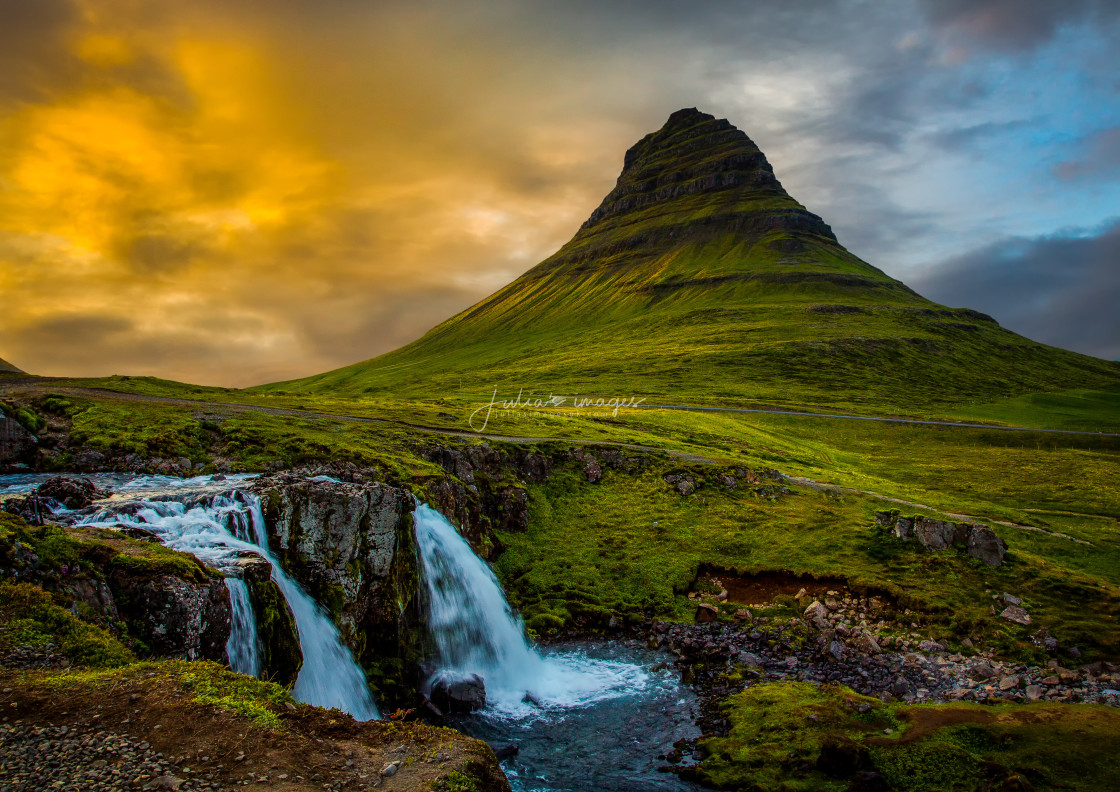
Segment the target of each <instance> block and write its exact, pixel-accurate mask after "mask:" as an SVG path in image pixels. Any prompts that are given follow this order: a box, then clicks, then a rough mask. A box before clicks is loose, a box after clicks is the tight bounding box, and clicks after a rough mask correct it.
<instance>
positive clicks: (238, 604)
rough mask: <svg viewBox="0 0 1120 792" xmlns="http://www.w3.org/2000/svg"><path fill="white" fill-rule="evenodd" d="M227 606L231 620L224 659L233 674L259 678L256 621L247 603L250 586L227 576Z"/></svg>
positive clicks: (259, 667) (259, 659)
mask: <svg viewBox="0 0 1120 792" xmlns="http://www.w3.org/2000/svg"><path fill="white" fill-rule="evenodd" d="M226 588H227V589H229V604H230V606H231V607H232V609H233V615H232V617H231V618H230V629H229V640H228V641H226V656H227V657H229V665H230V668H232V669H233V670H234V671H237V672H238V673H240V674H248V675H249V676H260V673H261V650H260V644H259V643H258V639H257V619H256V617H255V616H254V615H253V605H252V603H251V602H249V587H248V586H246V585H245V581H244V580H242V579H241V578H235V577H227V578H226Z"/></svg>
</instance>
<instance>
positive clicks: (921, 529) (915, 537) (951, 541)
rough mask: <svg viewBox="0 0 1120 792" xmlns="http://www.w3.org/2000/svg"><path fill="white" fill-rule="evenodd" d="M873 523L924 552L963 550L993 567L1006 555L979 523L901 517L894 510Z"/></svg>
mask: <svg viewBox="0 0 1120 792" xmlns="http://www.w3.org/2000/svg"><path fill="white" fill-rule="evenodd" d="M875 522H876V523H877V524H879V525H882V526H884V527H886V528H890V529H891V530H892V531H893V532H894V535H895V536H897V537H898V538H899V539H903V540H906V541H915V542H917V543H918V544H919V545H921V546H922V547H924V548H925V549H927V550H933V551H935V552H936V551H944V550H949V549H951V548H954V547H959V548H963V549H964V551H965V552H966V553H967V554H968V555H969V556H970V557H972V558H975V559H976V560H978V561H981V562H983V563H985V564H987V565H988V566H992V567H998V566H1000V565H1001V564H1003V557H1004V555H1005V554H1006V553H1007V543H1006V542H1005V541H1003V539H1000V538H999V537H998V536H996V533H995V531H993V530H992V529H991V527H990V526H988V525H983V524H980V523H962V522H948V521H946V520H935V519H933V518H930V517H919V516H915V517H901V516H899V513H898V511H897V510H894V511H889V512H887V511H881V512H876V513H875Z"/></svg>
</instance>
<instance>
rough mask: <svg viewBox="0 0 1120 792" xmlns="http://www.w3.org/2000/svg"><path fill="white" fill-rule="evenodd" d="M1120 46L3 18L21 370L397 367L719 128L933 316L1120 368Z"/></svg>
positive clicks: (968, 8)
mask: <svg viewBox="0 0 1120 792" xmlns="http://www.w3.org/2000/svg"><path fill="white" fill-rule="evenodd" d="M1118 33H1120V3H1116V2H1112V0H1098V1H1097V2H1094V1H1093V0H1065V1H1064V2H1062V3H1056V2H1051V1H1050V0H912V1H911V2H904V1H900V2H889V3H886V2H871V1H870V0H863V1H861V0H813V2H808V1H807V0H782V1H781V2H762V1H758V0H756V1H755V2H748V1H746V0H744V1H742V2H740V1H738V0H678V1H676V2H669V1H668V0H610V2H606V0H601V1H600V2H589V1H587V0H566V1H565V2H563V3H557V2H555V0H475V1H474V2H470V3H463V2H456V1H455V0H409V1H408V2H404V1H403V0H401V1H398V0H317V2H314V3H312V2H297V1H296V0H191V2H189V3H188V2H169V1H166V0H164V1H160V0H156V1H155V2H152V1H151V0H147V1H142V0H34V2H30V1H29V0H0V296H2V303H0V305H2V306H3V307H2V309H0V357H3V358H4V359H6V360H8V361H10V362H11V363H13V364H15V365H17V366H19V367H20V368H22V369H24V370H26V371H31V372H33V373H36V374H44V375H74V376H99V375H109V374H131V375H155V376H161V377H167V378H171V379H177V380H182V381H188V382H194V383H199V384H211V385H224V386H244V385H250V384H258V383H263V382H268V381H275V380H281V379H288V378H292V377H297V376H304V375H309V374H313V373H318V372H321V371H325V370H328V369H332V368H336V367H338V366H342V365H346V364H349V363H353V362H356V361H359V360H363V359H366V358H369V357H373V356H375V355H377V354H380V353H382V352H386V351H389V350H391V349H393V348H395V347H397V346H400V345H401V344H404V343H407V342H408V341H411V340H413V339H415V338H417V337H419V336H420V335H422V334H423V333H424V332H425V331H427V330H428V329H429V328H431V327H432V326H434V325H435V324H437V323H439V322H440V321H442V320H444V319H446V318H447V317H449V316H451V315H452V314H454V313H456V312H457V311H459V310H461V309H463V308H466V307H468V306H469V305H471V304H473V303H474V302H476V301H478V300H479V299H481V298H483V297H485V296H486V295H487V294H489V293H491V292H492V291H494V290H496V289H497V288H499V287H501V286H503V285H504V284H506V283H507V282H509V281H510V280H512V279H513V278H515V277H516V276H518V275H519V274H521V273H522V272H524V271H525V270H527V269H529V268H530V267H532V266H533V265H534V264H536V263H537V262H538V261H540V260H542V259H544V258H546V257H547V256H549V255H550V254H551V253H552V252H554V251H555V250H556V249H557V248H558V247H560V245H562V244H563V243H564V242H565V241H567V239H569V238H570V237H571V236H572V234H573V233H574V232H575V231H576V229H577V228H578V227H579V225H580V223H582V222H583V220H584V219H586V217H587V216H588V215H589V214H590V212H591V211H592V209H594V208H595V207H596V206H597V205H598V203H599V201H600V200H601V199H602V197H603V196H604V195H605V194H606V193H607V192H608V191H609V190H610V189H611V187H612V186H613V185H614V181H615V179H616V178H617V176H618V173H619V171H620V169H621V165H622V157H623V154H624V152H625V151H626V149H627V148H628V147H629V146H631V145H632V144H633V143H634V142H636V141H637V140H638V139H639V138H641V137H642V136H643V135H645V134H646V133H648V132H651V131H653V130H655V129H657V128H658V127H660V126H661V125H662V124H663V123H664V121H665V119H666V118H667V117H668V115H669V114H670V113H671V112H673V111H674V110H677V109H679V108H682V107H697V108H699V109H701V110H703V111H705V112H709V113H712V114H714V115H716V116H717V117H721V118H727V119H729V120H730V121H731V122H732V123H733V124H735V125H736V126H738V127H739V128H740V129H742V130H744V131H745V132H746V133H747V134H748V135H749V136H750V137H751V138H752V139H753V140H754V141H755V142H756V143H757V144H758V145H759V147H760V148H761V149H762V150H763V151H764V152H765V153H766V155H767V157H768V159H769V160H770V162H771V164H772V165H773V166H774V169H775V172H776V174H777V176H778V178H779V179H780V180H781V181H782V183H783V185H784V186H785V187H786V189H787V190H788V191H789V192H790V194H791V195H793V196H794V197H795V198H796V199H798V200H799V201H801V202H802V203H803V204H805V205H806V206H807V207H808V208H809V209H810V210H812V211H814V212H816V213H817V214H819V215H821V216H822V217H824V219H825V220H826V222H828V223H830V224H831V225H832V227H833V229H834V230H835V232H836V234H837V236H838V238H839V239H840V241H841V243H843V244H844V245H845V246H846V247H847V248H848V249H850V250H851V251H852V252H854V253H856V254H857V255H859V256H860V257H861V258H863V259H865V260H866V261H869V262H870V263H872V264H874V265H875V266H877V267H879V268H880V269H882V270H884V271H886V272H887V273H888V274H890V275H892V276H894V277H896V278H900V279H901V280H903V281H905V282H906V283H907V284H909V285H910V286H912V287H913V288H915V289H916V290H918V291H919V292H920V293H922V294H923V295H925V296H927V297H929V298H931V299H934V300H937V301H939V302H944V303H947V304H949V305H952V306H956V307H970V308H975V309H978V310H981V311H984V312H986V313H989V314H991V315H993V316H994V317H995V318H996V319H997V320H999V321H1000V323H1001V324H1003V325H1004V326H1005V327H1008V328H1010V329H1012V330H1015V331H1017V332H1019V333H1022V334H1024V335H1026V336H1029V337H1031V338H1034V339H1036V340H1039V341H1043V342H1046V343H1050V344H1054V345H1058V346H1064V347H1067V348H1070V349H1074V350H1077V351H1080V352H1084V353H1087V354H1092V355H1097V356H1100V357H1104V358H1108V359H1120V310H1117V309H1116V306H1117V305H1120V48H1117V47H1115V46H1113V45H1114V42H1115V41H1116V40H1117V36H1118Z"/></svg>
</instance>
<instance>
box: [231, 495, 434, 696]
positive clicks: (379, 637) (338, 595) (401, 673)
mask: <svg viewBox="0 0 1120 792" xmlns="http://www.w3.org/2000/svg"><path fill="white" fill-rule="evenodd" d="M253 489H254V491H255V492H256V493H257V495H258V496H259V497H260V498H261V503H262V507H263V510H264V517H265V526H266V529H267V532H268V540H269V545H270V547H271V549H272V552H273V553H274V554H275V555H276V557H277V558H278V559H279V560H280V563H281V564H282V565H283V567H284V569H285V570H287V572H288V573H289V574H290V575H292V577H294V578H295V579H296V580H298V581H299V582H300V584H301V585H303V587H304V588H305V589H306V590H307V591H308V593H309V594H311V596H312V597H314V598H315V600H316V601H317V602H319V603H320V604H321V605H322V606H323V607H325V608H326V609H327V611H328V612H329V613H330V615H331V618H332V619H333V621H334V622H335V624H337V625H338V627H339V630H340V632H341V634H342V637H343V640H344V641H345V642H346V644H347V645H348V646H349V647H350V649H351V651H352V652H353V653H354V656H355V658H356V659H357V660H358V662H359V663H360V664H361V665H362V666H363V667H364V668H366V670H367V671H368V672H369V674H370V678H371V681H372V682H374V683H375V684H376V685H377V686H378V690H377V699H378V701H379V702H381V704H382V706H391V705H393V704H396V703H405V702H407V701H409V700H410V697H411V693H412V691H413V689H414V687H415V684H416V682H417V680H418V669H419V660H420V648H421V647H420V641H421V637H420V631H419V624H420V616H421V614H420V607H419V602H418V600H417V598H418V592H419V585H418V580H419V578H418V573H417V561H416V556H415V552H414V540H413V535H412V511H413V509H414V503H415V501H414V500H413V498H412V495H411V494H409V493H408V492H406V491H405V490H403V489H399V488H396V487H391V486H388V485H386V484H381V483H376V482H368V481H366V482H362V483H350V482H334V481H327V480H317V481H309V480H308V478H307V477H305V476H296V475H292V474H287V473H285V474H277V475H274V476H269V477H266V478H263V479H260V480H259V481H257V482H256V483H255V484H254V487H253Z"/></svg>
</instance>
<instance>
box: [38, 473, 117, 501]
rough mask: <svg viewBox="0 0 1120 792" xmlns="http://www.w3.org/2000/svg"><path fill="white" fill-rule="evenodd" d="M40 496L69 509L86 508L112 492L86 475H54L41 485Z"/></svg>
mask: <svg viewBox="0 0 1120 792" xmlns="http://www.w3.org/2000/svg"><path fill="white" fill-rule="evenodd" d="M38 492H39V497H40V498H50V499H51V500H55V501H58V502H59V503H61V504H62V505H63V506H65V507H66V508H67V509H84V508H85V507H86V506H89V505H90V504H91V503H93V502H94V501H95V500H100V499H101V498H107V497H109V496H110V495H111V494H112V493H111V492H109V491H107V490H102V489H99V488H98V487H97V485H96V484H94V483H93V482H92V481H90V480H89V479H88V478H85V477H81V476H79V477H72V476H52V477H51V478H49V479H47V480H46V481H44V482H43V483H42V484H40V485H39V490H38Z"/></svg>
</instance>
